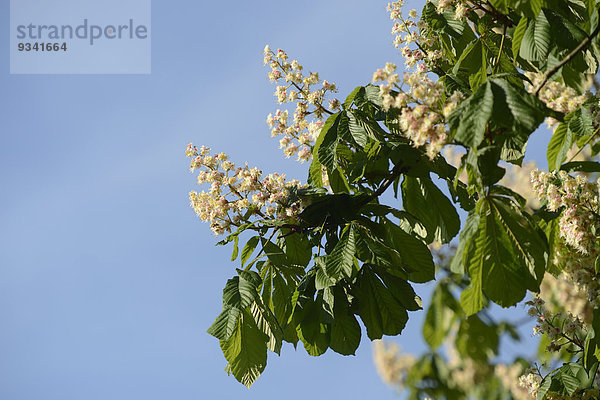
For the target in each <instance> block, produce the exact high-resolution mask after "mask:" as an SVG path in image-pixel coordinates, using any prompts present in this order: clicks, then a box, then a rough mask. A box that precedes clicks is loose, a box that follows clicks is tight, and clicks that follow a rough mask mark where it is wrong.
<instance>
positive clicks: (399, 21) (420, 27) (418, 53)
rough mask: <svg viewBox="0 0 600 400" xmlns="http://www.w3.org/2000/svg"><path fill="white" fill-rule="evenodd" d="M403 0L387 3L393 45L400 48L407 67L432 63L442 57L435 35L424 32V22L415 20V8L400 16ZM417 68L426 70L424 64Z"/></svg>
mask: <svg viewBox="0 0 600 400" xmlns="http://www.w3.org/2000/svg"><path fill="white" fill-rule="evenodd" d="M403 6H404V1H403V0H400V1H395V2H393V3H389V4H388V5H387V10H388V12H389V13H390V19H391V20H392V21H394V26H393V28H392V35H394V46H395V47H397V48H399V47H400V46H402V48H401V52H402V56H403V57H404V62H405V64H406V66H407V67H411V68H412V67H414V66H415V65H417V64H418V63H419V62H421V61H423V62H425V63H426V64H429V65H432V64H433V63H435V62H436V61H437V60H439V59H441V58H442V57H443V54H442V52H441V51H440V50H438V49H437V48H438V47H439V44H438V41H437V37H436V36H435V35H433V34H424V33H425V32H426V31H427V30H426V24H425V23H424V22H423V21H417V10H414V9H413V10H410V11H409V12H408V16H407V17H406V18H403V17H402V7H403ZM418 68H419V69H420V70H421V71H422V72H423V71H425V70H426V67H425V65H424V64H419V65H418Z"/></svg>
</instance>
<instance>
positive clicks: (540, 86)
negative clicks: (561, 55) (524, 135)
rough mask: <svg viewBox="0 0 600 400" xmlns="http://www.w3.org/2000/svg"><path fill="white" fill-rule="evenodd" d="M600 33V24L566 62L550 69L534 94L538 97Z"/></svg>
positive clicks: (568, 56)
mask: <svg viewBox="0 0 600 400" xmlns="http://www.w3.org/2000/svg"><path fill="white" fill-rule="evenodd" d="M599 32H600V24H599V25H598V26H597V27H596V29H594V31H593V32H592V34H591V35H589V36H587V37H586V38H585V39H583V40H582V41H581V43H579V44H578V45H577V47H575V48H574V49H573V51H571V52H570V53H569V54H568V55H567V56H566V57H565V59H564V60H562V61H561V62H560V63H558V64H556V65H555V66H554V67H553V68H550V70H548V71H546V73H545V74H544V79H542V82H541V83H540V84H539V86H538V87H537V88H536V89H535V91H534V94H535V95H536V96H537V95H538V94H539V93H540V90H542V87H544V85H545V84H546V83H547V82H548V80H549V79H550V78H552V75H554V74H555V73H556V72H557V71H558V70H559V69H561V68H562V67H563V66H564V65H565V64H566V63H568V62H569V61H571V60H572V59H573V58H574V57H575V56H576V55H577V53H579V52H580V51H581V50H583V48H584V47H586V46H587V45H588V44H589V43H590V42H591V41H592V39H593V38H594V37H596V35H598V33H599Z"/></svg>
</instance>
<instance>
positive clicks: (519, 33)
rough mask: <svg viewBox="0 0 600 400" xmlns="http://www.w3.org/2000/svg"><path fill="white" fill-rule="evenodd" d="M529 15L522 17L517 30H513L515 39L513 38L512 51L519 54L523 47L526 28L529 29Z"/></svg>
mask: <svg viewBox="0 0 600 400" xmlns="http://www.w3.org/2000/svg"><path fill="white" fill-rule="evenodd" d="M527 22H528V20H527V17H521V19H520V20H519V23H518V24H517V27H516V28H515V31H514V32H513V38H512V39H513V40H512V52H513V54H514V55H515V57H516V55H517V54H519V51H520V48H521V42H522V41H523V36H525V30H526V29H527Z"/></svg>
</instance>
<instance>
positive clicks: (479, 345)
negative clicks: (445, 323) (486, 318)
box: [456, 315, 499, 363]
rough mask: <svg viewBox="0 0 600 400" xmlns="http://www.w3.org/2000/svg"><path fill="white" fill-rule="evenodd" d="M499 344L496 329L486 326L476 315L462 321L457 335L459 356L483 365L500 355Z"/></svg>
mask: <svg viewBox="0 0 600 400" xmlns="http://www.w3.org/2000/svg"><path fill="white" fill-rule="evenodd" d="M498 342H499V338H498V332H497V330H496V327H495V326H490V325H486V324H485V323H483V321H482V320H481V319H480V318H479V317H477V316H476V315H473V316H471V317H469V318H466V319H464V320H462V322H461V324H460V328H459V329H458V334H457V335H456V349H457V350H458V352H459V354H460V355H462V356H463V357H468V358H471V359H473V360H475V361H479V362H481V363H485V362H487V361H488V360H489V359H491V358H493V357H494V355H495V354H497V353H498Z"/></svg>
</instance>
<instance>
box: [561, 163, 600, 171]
mask: <svg viewBox="0 0 600 400" xmlns="http://www.w3.org/2000/svg"><path fill="white" fill-rule="evenodd" d="M560 169H561V170H562V171H567V172H600V163H598V162H595V161H572V162H568V163H566V164H563V165H561V166H560Z"/></svg>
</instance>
